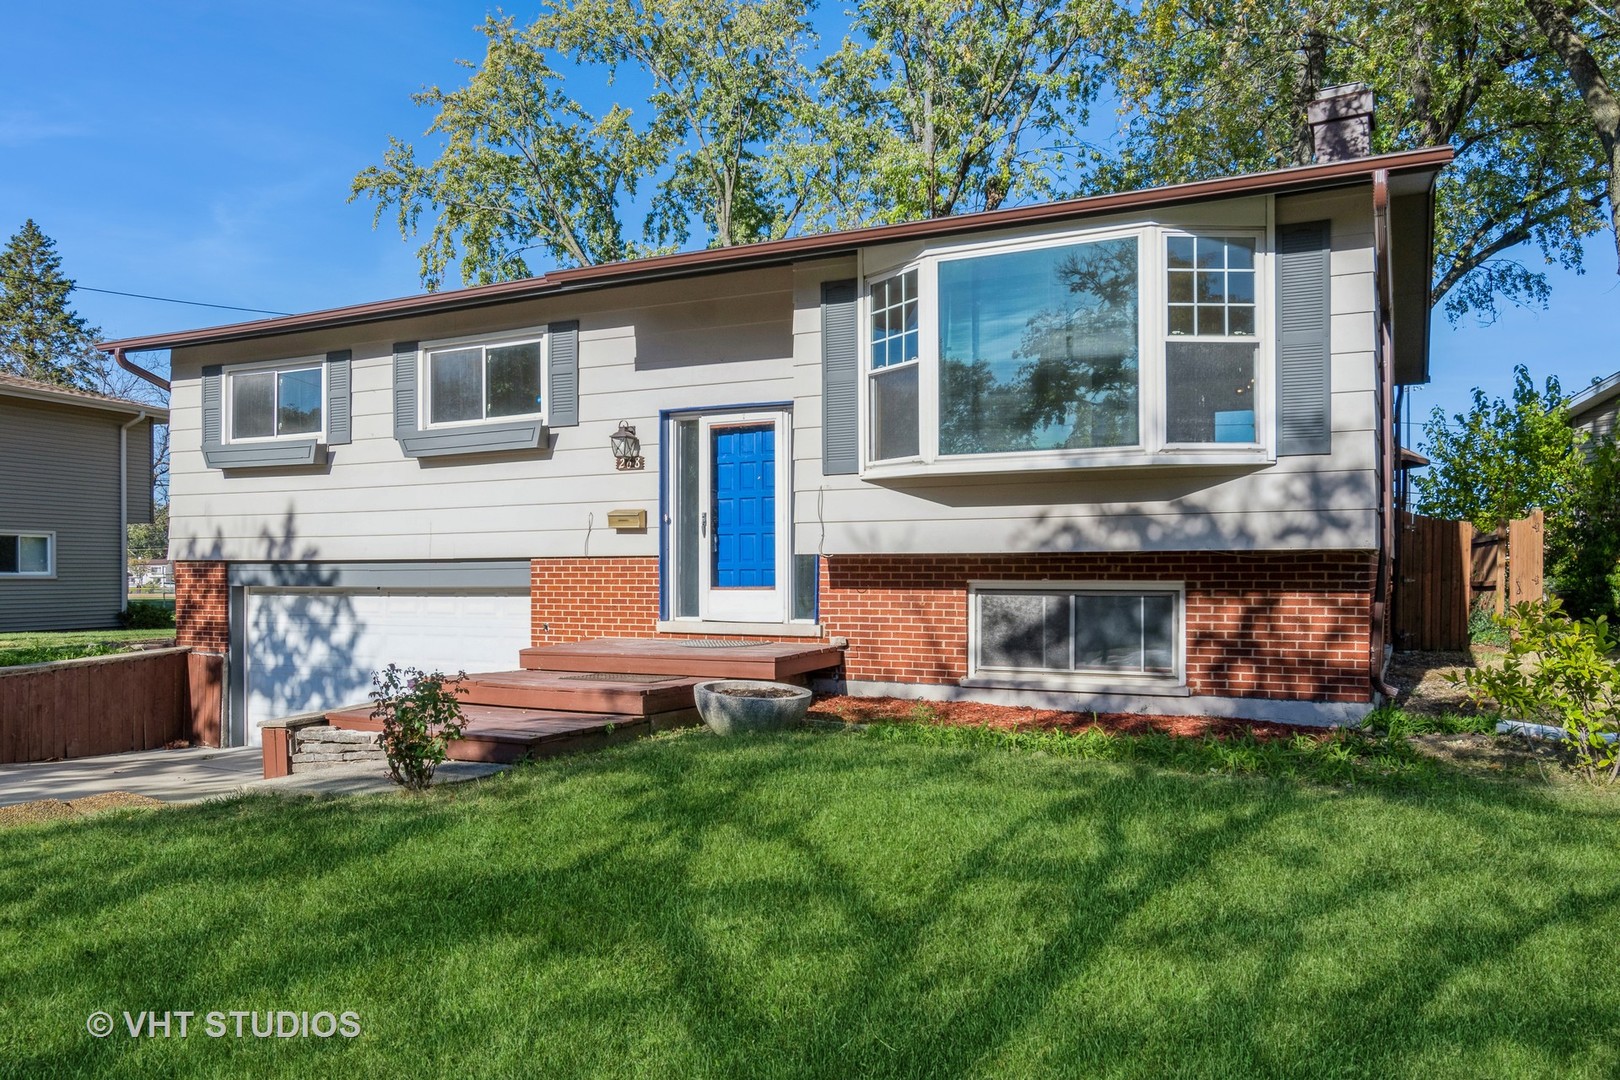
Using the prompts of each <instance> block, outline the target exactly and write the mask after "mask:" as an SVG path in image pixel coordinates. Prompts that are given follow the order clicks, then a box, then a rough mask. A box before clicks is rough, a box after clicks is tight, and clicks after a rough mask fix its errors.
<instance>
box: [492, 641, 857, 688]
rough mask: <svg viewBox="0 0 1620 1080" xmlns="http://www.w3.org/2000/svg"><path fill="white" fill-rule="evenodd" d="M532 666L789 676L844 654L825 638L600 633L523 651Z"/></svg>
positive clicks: (726, 676)
mask: <svg viewBox="0 0 1620 1080" xmlns="http://www.w3.org/2000/svg"><path fill="white" fill-rule="evenodd" d="M518 655H519V657H520V661H519V662H520V663H521V664H522V665H523V667H524V668H526V669H528V670H531V671H551V672H559V671H569V672H599V673H603V674H621V675H631V674H636V675H675V676H683V677H687V678H692V679H698V680H701V679H784V678H789V677H791V676H795V675H804V674H807V673H809V672H812V671H821V670H823V669H826V668H832V667H837V666H838V665H839V664H841V663H843V660H844V654H843V653H842V652H841V651H840V650H838V649H837V648H835V647H834V646H832V645H825V644H822V643H821V642H819V641H817V642H809V643H805V644H797V643H794V642H785V641H746V640H735V641H733V640H732V639H726V638H678V637H675V638H665V639H651V638H599V639H597V640H595V641H578V642H571V643H569V644H565V645H536V646H533V647H531V648H528V649H524V650H522V651H521V652H520V653H519V654H518Z"/></svg>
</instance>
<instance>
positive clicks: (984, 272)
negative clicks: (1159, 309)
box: [939, 237, 1139, 454]
mask: <svg viewBox="0 0 1620 1080" xmlns="http://www.w3.org/2000/svg"><path fill="white" fill-rule="evenodd" d="M1137 291H1138V272H1137V240H1136V238H1135V237H1127V238H1122V239H1115V240H1099V241H1095V242H1092V243H1084V244H1069V245H1065V246H1062V247H1043V248H1035V249H1032V250H1027V251H1013V252H1007V253H1005V254H999V255H986V256H980V257H976V258H967V259H952V260H949V261H946V262H942V263H941V264H940V267H939V452H940V453H941V454H985V453H1004V452H1008V451H1017V450H1071V449H1088V448H1091V447H1100V446H1134V445H1136V444H1137V442H1138V434H1137V416H1138V412H1139V409H1138V391H1139V381H1138V375H1137V352H1138V349H1137V337H1138V333H1137V324H1138V318H1137Z"/></svg>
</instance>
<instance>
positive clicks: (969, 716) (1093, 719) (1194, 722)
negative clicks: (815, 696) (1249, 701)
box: [810, 696, 1331, 740]
mask: <svg viewBox="0 0 1620 1080" xmlns="http://www.w3.org/2000/svg"><path fill="white" fill-rule="evenodd" d="M920 705H925V706H926V707H927V710H926V711H927V713H928V714H931V715H932V716H933V717H935V718H937V719H934V720H933V722H934V723H939V724H949V725H951V726H955V727H992V728H1006V729H1009V730H1010V729H1012V728H1018V729H1019V730H1022V731H1031V730H1061V731H1067V732H1070V733H1075V732H1081V731H1084V730H1086V729H1087V728H1092V727H1096V728H1101V729H1102V730H1104V731H1106V732H1108V733H1109V734H1110V735H1143V734H1146V733H1147V732H1149V731H1159V732H1163V733H1165V734H1167V735H1179V736H1185V737H1190V738H1197V737H1199V736H1203V735H1213V736H1215V737H1216V738H1217V739H1229V738H1232V737H1234V736H1240V735H1243V734H1244V733H1245V732H1247V733H1249V734H1252V735H1253V736H1254V737H1255V738H1257V739H1261V740H1270V739H1292V738H1293V737H1294V736H1296V735H1305V736H1307V737H1309V738H1312V739H1323V738H1326V737H1327V736H1328V735H1329V734H1331V730H1330V729H1328V728H1319V727H1299V726H1296V725H1294V724H1272V723H1266V722H1264V721H1260V720H1229V719H1226V718H1224V717H1213V716H1157V715H1154V714H1151V713H1089V712H1085V713H1075V712H1062V711H1060V710H1058V709H1032V708H1029V707H1027V706H1018V705H982V704H980V703H979V702H976V701H929V702H919V701H905V700H901V699H899V698H857V697H842V696H839V697H826V698H821V699H819V700H817V701H816V703H815V704H814V705H812V706H811V707H810V715H811V716H814V717H816V718H818V719H821V720H836V721H839V722H842V723H848V724H869V723H873V722H882V721H896V720H916V719H918V713H919V709H918V706H920Z"/></svg>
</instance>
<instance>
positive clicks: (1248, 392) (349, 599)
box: [102, 109, 1451, 741]
mask: <svg viewBox="0 0 1620 1080" xmlns="http://www.w3.org/2000/svg"><path fill="white" fill-rule="evenodd" d="M1329 111H1330V112H1333V115H1332V117H1330V118H1329V119H1327V120H1326V121H1325V122H1324V126H1323V127H1322V128H1321V129H1319V131H1318V134H1319V136H1323V139H1322V143H1323V145H1324V146H1326V147H1327V149H1326V150H1319V158H1320V160H1319V161H1318V162H1317V163H1316V164H1313V165H1309V166H1304V167H1299V168H1290V169H1284V170H1280V171H1275V172H1267V173H1262V174H1256V175H1247V176H1236V177H1229V178H1224V179H1219V180H1212V181H1206V182H1199V183H1189V184H1181V185H1177V186H1172V187H1163V188H1157V189H1152V190H1144V191H1136V192H1129V193H1125V194H1117V195H1108V196H1101V197H1094V198H1085V199H1076V200H1072V201H1065V202H1055V203H1049V204H1043V205H1033V206H1021V207H1017V208H1013V209H1005V210H998V211H994V212H989V213H980V214H972V215H965V216H961V217H955V218H949V219H944V220H937V221H923V222H913V223H908V224H900V225H890V226H881V227H874V228H866V229H858V230H854V231H848V232H841V233H833V234H826V235H817V236H804V237H797V238H793V239H788V240H782V241H775V242H769V243H759V244H754V245H749V246H744V247H732V248H723V249H714V250H707V251H697V252H690V253H685V254H678V255H669V256H661V257H657V258H648V259H642V260H637V261H633V262H625V263H618V264H612V265H604V266H593V267H586V268H581V269H573V270H562V271H557V272H553V273H547V274H545V275H543V276H540V277H535V278H530V279H527V280H522V281H513V282H508V283H503V284H496V285H489V286H482V287H477V288H468V289H462V290H456V291H447V292H440V293H433V294H429V295H423V296H414V297H409V298H405V299H397V300H388V301H382V302H378V303H368V304H360V305H356V306H352V307H344V308H336V309H332V310H327V311H320V312H315V313H312V314H304V315H295V316H290V317H285V318H275V319H268V320H262V321H256V322H248V323H240V324H235V325H229V326H220V327H213V328H208V329H201V330H191V331H180V332H175V333H167V334H159V335H155V336H151V337H143V338H134V339H128V340H123V341H113V342H108V343H106V344H104V345H103V346H102V347H103V348H104V349H107V350H108V351H110V352H113V353H114V354H115V355H120V356H121V355H122V352H123V351H124V350H134V349H164V348H166V349H169V350H171V358H172V367H173V379H174V393H173V405H172V407H173V413H174V424H173V428H172V436H171V445H172V471H171V479H170V492H171V504H170V506H171V519H170V522H171V524H170V529H171V532H170V536H171V540H170V545H171V549H170V555H171V557H172V558H173V559H174V560H175V580H176V591H177V614H178V621H179V635H180V641H181V643H182V644H187V645H191V646H193V647H195V648H197V649H201V650H207V651H213V652H218V653H222V654H227V655H228V656H229V658H230V660H229V664H228V668H229V671H230V672H231V675H230V690H229V695H230V697H229V700H230V706H229V708H230V724H231V730H232V731H233V733H234V734H233V737H234V738H235V739H236V740H244V739H245V740H248V741H252V740H253V739H254V738H255V735H254V725H256V724H257V723H259V722H261V721H263V720H265V719H268V718H271V717H276V716H280V715H283V714H289V713H295V712H299V711H303V710H312V709H320V708H326V707H329V706H332V705H334V704H337V703H339V702H340V701H341V700H363V699H364V697H365V695H366V691H367V689H368V684H369V675H370V672H371V670H372V669H373V668H376V667H380V666H382V665H384V664H386V663H387V662H389V661H397V662H401V663H407V662H408V663H414V664H417V665H432V666H437V667H440V668H443V669H445V670H451V671H454V670H456V669H458V668H464V669H466V670H469V671H479V670H484V671H488V670H492V669H495V668H501V667H511V666H512V663H513V659H512V658H513V654H514V652H515V650H517V649H518V648H520V647H523V646H529V645H545V644H551V643H560V642H569V641H577V640H582V639H589V638H597V637H614V636H635V637H645V638H652V637H659V638H664V639H668V640H677V639H679V640H685V639H691V638H695V639H698V640H697V641H695V642H693V643H694V644H702V643H703V642H704V641H706V640H713V639H716V638H722V639H728V638H740V639H755V638H759V639H772V640H779V641H812V640H818V641H822V642H830V643H835V644H838V645H840V646H842V647H843V648H844V650H845V651H844V654H843V655H844V661H843V665H842V668H841V669H840V670H839V671H838V672H837V677H836V680H835V685H837V686H839V687H842V688H844V689H845V690H846V691H847V692H850V693H857V694H898V695H907V696H915V697H942V696H954V697H975V698H980V699H984V700H990V701H1001V702H1014V703H1018V702H1027V703H1031V704H1043V705H1050V704H1061V705H1064V706H1066V707H1071V708H1088V709H1089V708H1098V709H1105V710H1119V709H1130V710H1137V711H1145V712H1155V713H1214V714H1223V715H1231V716H1241V717H1252V718H1260V719H1273V720H1290V721H1300V722H1335V721H1345V720H1350V719H1353V718H1355V717H1358V716H1360V715H1362V714H1364V713H1365V712H1366V711H1367V710H1368V709H1369V708H1370V707H1371V705H1372V703H1373V702H1374V701H1375V698H1376V695H1377V694H1378V693H1379V692H1380V690H1381V689H1382V686H1381V683H1380V676H1381V672H1382V666H1383V661H1384V647H1383V642H1384V638H1385V626H1386V621H1387V617H1388V607H1387V598H1388V597H1389V595H1390V582H1391V580H1392V577H1391V575H1392V572H1393V567H1392V559H1393V552H1394V544H1393V533H1392V529H1393V508H1392V505H1391V498H1392V483H1393V475H1394V472H1395V469H1396V465H1397V454H1398V447H1397V445H1396V443H1395V441H1394V440H1395V434H1394V426H1393V412H1392V409H1391V400H1392V394H1393V388H1394V386H1395V385H1396V384H1411V383H1420V382H1424V381H1426V380H1427V377H1428V326H1429V310H1428V299H1429V292H1428V288H1429V267H1430V265H1431V259H1430V254H1431V232H1432V216H1433V209H1432V206H1433V203H1432V191H1433V184H1434V180H1435V177H1436V175H1437V173H1438V171H1439V170H1440V169H1441V168H1442V167H1444V166H1445V164H1446V163H1447V162H1448V161H1449V160H1450V159H1451V152H1450V150H1449V149H1447V148H1439V149H1432V150H1422V151H1413V152H1404V153H1397V154H1389V155H1382V156H1361V157H1346V156H1341V155H1339V154H1336V153H1335V152H1334V151H1333V147H1334V146H1341V145H1342V144H1343V143H1344V142H1345V140H1343V139H1335V138H1334V134H1335V132H1334V129H1333V125H1334V124H1343V123H1346V122H1348V123H1351V124H1353V123H1355V122H1357V120H1358V117H1356V116H1351V117H1350V118H1349V120H1348V121H1346V120H1345V119H1344V115H1345V113H1346V112H1354V110H1353V109H1351V110H1338V111H1337V112H1334V111H1333V110H1329ZM1359 122H1361V123H1363V124H1365V123H1366V122H1367V118H1366V116H1365V113H1363V114H1362V115H1361V116H1360V117H1359ZM1363 135H1364V132H1363ZM1350 141H1351V143H1353V142H1354V140H1350ZM1352 152H1353V151H1352ZM1362 153H1364V151H1362Z"/></svg>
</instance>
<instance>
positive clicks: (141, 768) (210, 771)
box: [0, 746, 264, 806]
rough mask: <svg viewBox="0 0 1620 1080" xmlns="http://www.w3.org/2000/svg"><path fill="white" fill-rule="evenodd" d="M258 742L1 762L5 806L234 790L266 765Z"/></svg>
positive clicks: (176, 798) (193, 796) (177, 798)
mask: <svg viewBox="0 0 1620 1080" xmlns="http://www.w3.org/2000/svg"><path fill="white" fill-rule="evenodd" d="M263 761H264V758H263V753H262V752H261V751H260V749H259V748H258V747H257V746H240V747H233V748H232V749H229V750H211V749H208V748H207V747H193V748H192V749H189V750H142V751H139V752H137V753H133V754H107V755H105V756H102V757H87V758H74V759H73V760H72V761H38V762H32V763H30V764H27V765H0V806H11V805H13V804H15V803H24V802H33V801H34V800H36V799H61V800H62V801H63V802H67V801H69V800H71V799H82V798H85V797H86V796H89V795H101V794H103V793H105V792H109V791H132V792H134V793H135V794H137V795H149V796H151V797H152V798H154V799H161V800H163V801H164V802H192V801H194V800H197V799H206V798H209V797H211V796H216V795H234V794H235V793H236V792H238V791H241V790H242V785H244V784H246V783H247V782H248V781H250V780H257V779H259V777H260V776H261V775H262V771H263Z"/></svg>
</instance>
